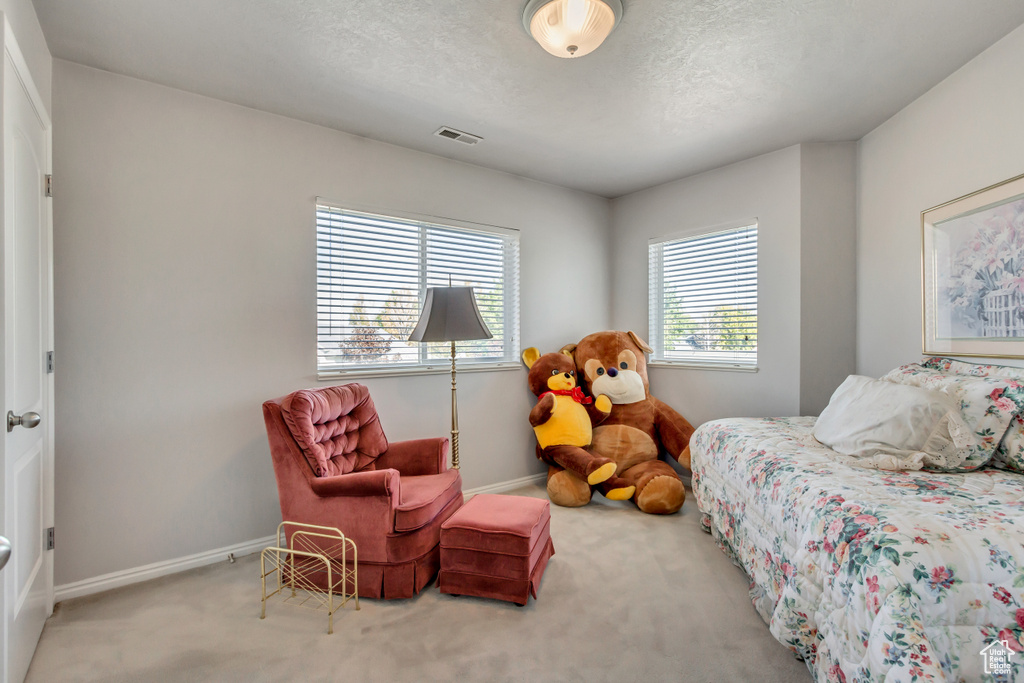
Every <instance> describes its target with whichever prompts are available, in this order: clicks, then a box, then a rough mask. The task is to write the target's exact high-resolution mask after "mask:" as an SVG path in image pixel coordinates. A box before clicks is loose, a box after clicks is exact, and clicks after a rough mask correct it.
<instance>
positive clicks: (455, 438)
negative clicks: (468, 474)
mask: <svg viewBox="0 0 1024 683" xmlns="http://www.w3.org/2000/svg"><path fill="white" fill-rule="evenodd" d="M452 469H453V470H457V469H459V405H458V401H457V400H456V398H455V342H452Z"/></svg>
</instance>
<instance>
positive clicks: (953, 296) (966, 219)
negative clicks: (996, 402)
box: [921, 175, 1024, 358]
mask: <svg viewBox="0 0 1024 683" xmlns="http://www.w3.org/2000/svg"><path fill="white" fill-rule="evenodd" d="M921 242H922V250H921V261H922V263H921V271H922V278H923V282H922V288H921V293H922V343H921V348H922V351H923V353H924V354H925V355H944V356H972V357H986V358H1024V175H1019V176H1017V177H1015V178H1010V179H1009V180H1004V181H1003V182H1001V183H996V184H995V185H991V186H989V187H986V188H984V189H981V190H978V191H977V192H972V193H971V194H968V195H964V196H963V197H959V198H957V199H954V200H952V201H949V202H946V203H945V204H940V205H939V206H935V207H932V208H930V209H927V210H925V211H922V212H921Z"/></svg>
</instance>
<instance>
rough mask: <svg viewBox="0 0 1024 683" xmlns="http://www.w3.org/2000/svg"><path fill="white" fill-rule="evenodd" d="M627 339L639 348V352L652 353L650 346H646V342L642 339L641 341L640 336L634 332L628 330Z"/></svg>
mask: <svg viewBox="0 0 1024 683" xmlns="http://www.w3.org/2000/svg"><path fill="white" fill-rule="evenodd" d="M629 338H630V339H632V340H633V343H634V344H636V345H637V346H639V347H640V350H641V351H643V352H644V353H651V352H652V351H654V349H652V348H651V347H650V346H648V345H647V342H645V341H644V340H643V339H641V338H640V335H638V334H637V333H636V332H633V331H632V330H630V331H629Z"/></svg>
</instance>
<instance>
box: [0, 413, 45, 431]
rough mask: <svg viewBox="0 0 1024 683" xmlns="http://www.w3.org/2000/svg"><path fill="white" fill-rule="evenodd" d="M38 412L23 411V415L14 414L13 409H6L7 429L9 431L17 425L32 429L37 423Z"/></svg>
mask: <svg viewBox="0 0 1024 683" xmlns="http://www.w3.org/2000/svg"><path fill="white" fill-rule="evenodd" d="M39 419H40V418H39V413H25V414H24V415H15V414H14V411H13V410H8V411H7V431H8V432H11V431H13V430H14V428H15V427H17V426H19V425H20V426H22V427H24V428H25V429H32V428H33V427H36V426H38V425H39Z"/></svg>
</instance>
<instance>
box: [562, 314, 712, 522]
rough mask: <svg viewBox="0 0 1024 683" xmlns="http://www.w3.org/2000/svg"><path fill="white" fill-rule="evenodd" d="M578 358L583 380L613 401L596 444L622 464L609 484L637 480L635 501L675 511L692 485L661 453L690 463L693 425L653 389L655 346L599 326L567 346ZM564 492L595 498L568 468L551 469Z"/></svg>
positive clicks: (596, 448)
mask: <svg viewBox="0 0 1024 683" xmlns="http://www.w3.org/2000/svg"><path fill="white" fill-rule="evenodd" d="M562 351H563V352H570V353H572V355H573V359H574V361H575V363H576V371H577V375H578V376H579V378H580V384H581V385H582V386H583V387H584V388H585V389H586V390H587V391H588V392H589V393H590V394H591V395H592V396H596V395H600V394H604V395H606V396H607V397H608V398H609V399H611V402H612V410H611V415H609V416H608V418H607V419H606V420H604V421H603V422H602V423H601V424H600V426H598V427H596V428H595V429H594V436H593V442H592V445H591V450H592V451H593V452H594V453H595V454H597V455H600V456H604V457H606V458H610V459H612V460H614V461H615V462H616V464H617V471H616V476H614V477H611V478H610V479H607V480H605V481H604V482H602V483H601V484H600V485H599V486H598V487H597V488H598V490H600V491H602V492H603V491H604V490H605V489H616V488H622V487H623V486H635V487H636V494H635V498H634V500H635V502H636V504H637V507H639V508H640V509H641V510H642V511H644V512H649V513H652V514H670V513H673V512H676V511H677V510H679V508H681V507H682V506H683V500H684V499H685V498H686V491H685V489H684V488H683V482H682V480H680V479H679V475H678V474H677V473H676V471H675V469H673V467H672V466H671V465H669V464H668V463H667V462H665V461H663V460H659V459H658V455H659V453H660V452H661V451H663V450H664V451H667V452H668V454H669V455H670V456H672V457H673V458H675V459H676V460H678V461H679V462H680V463H681V464H682V465H683V466H684V467H686V468H689V466H690V451H689V442H690V435H691V434H693V427H692V426H691V425H690V423H689V422H687V421H686V419H685V418H684V417H683V416H682V415H680V414H679V413H677V412H676V411H675V410H673V409H672V408H670V407H668V406H667V405H665V404H664V403H662V402H661V401H659V400H658V399H656V398H654V397H653V396H651V394H650V389H649V387H648V380H647V360H646V357H645V356H644V354H645V353H650V352H651V348H650V347H649V346H648V345H647V343H646V342H644V341H643V340H642V339H640V337H638V336H637V335H636V334H635V333H633V332H597V333H595V334H591V335H588V336H586V337H584V338H583V339H582V340H581V341H580V342H579V343H578V344H569V345H567V346H565V347H564V348H563V349H562ZM552 478H557V479H558V480H559V481H558V482H557V483H556V485H555V487H554V488H556V489H559V490H561V491H562V492H563V496H564V495H571V496H575V497H576V498H578V499H585V500H586V501H589V500H590V487H589V486H587V485H586V482H584V481H583V480H582V479H580V478H579V477H577V476H575V475H574V474H572V473H570V472H566V471H562V472H559V473H555V474H554V475H552V474H550V473H549V475H548V491H549V493H550V491H551V489H552V488H553V487H552V482H551V480H552Z"/></svg>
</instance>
